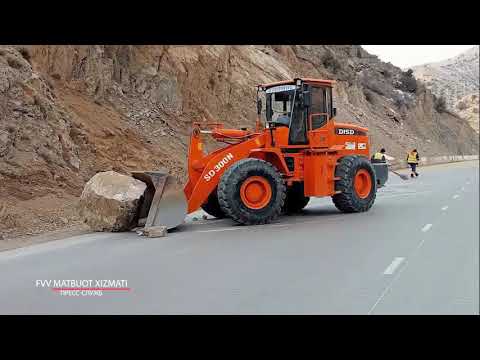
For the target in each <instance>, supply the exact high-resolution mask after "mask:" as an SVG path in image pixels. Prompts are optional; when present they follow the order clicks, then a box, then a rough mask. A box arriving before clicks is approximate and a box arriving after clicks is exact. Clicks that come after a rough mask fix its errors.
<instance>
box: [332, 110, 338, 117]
mask: <svg viewBox="0 0 480 360" xmlns="http://www.w3.org/2000/svg"><path fill="white" fill-rule="evenodd" d="M333 116H334V117H335V116H337V108H333Z"/></svg>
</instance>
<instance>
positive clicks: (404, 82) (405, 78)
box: [400, 69, 417, 93]
mask: <svg viewBox="0 0 480 360" xmlns="http://www.w3.org/2000/svg"><path fill="white" fill-rule="evenodd" d="M400 82H401V89H402V90H403V91H408V92H412V93H414V92H416V91H417V79H415V76H413V70H412V69H408V70H407V71H406V72H404V73H403V74H402V77H401V79H400Z"/></svg>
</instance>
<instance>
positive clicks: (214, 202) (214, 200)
mask: <svg viewBox="0 0 480 360" xmlns="http://www.w3.org/2000/svg"><path fill="white" fill-rule="evenodd" d="M202 209H203V211H205V212H206V213H207V214H209V215H212V216H214V217H216V218H217V219H223V218H224V217H225V213H224V212H223V211H222V209H221V208H220V204H219V203H218V196H217V189H216V188H215V189H214V190H213V191H212V193H211V194H210V196H209V197H208V199H207V201H206V202H205V203H204V204H203V205H202Z"/></svg>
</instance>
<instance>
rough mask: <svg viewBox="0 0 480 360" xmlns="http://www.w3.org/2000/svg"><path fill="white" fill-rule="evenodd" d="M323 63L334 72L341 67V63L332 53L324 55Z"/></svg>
mask: <svg viewBox="0 0 480 360" xmlns="http://www.w3.org/2000/svg"><path fill="white" fill-rule="evenodd" d="M322 64H323V66H325V67H326V68H327V69H330V70H331V71H332V72H333V73H334V74H335V73H336V72H337V71H338V70H339V69H340V63H339V62H338V60H337V59H336V58H335V56H333V55H332V54H331V53H326V54H325V55H323V57H322Z"/></svg>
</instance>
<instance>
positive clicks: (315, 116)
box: [307, 86, 332, 148]
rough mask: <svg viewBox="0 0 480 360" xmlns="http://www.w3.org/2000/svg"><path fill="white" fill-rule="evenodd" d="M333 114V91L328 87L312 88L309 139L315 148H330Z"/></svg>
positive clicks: (309, 111)
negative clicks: (330, 125) (330, 126)
mask: <svg viewBox="0 0 480 360" xmlns="http://www.w3.org/2000/svg"><path fill="white" fill-rule="evenodd" d="M331 114H332V89H331V88H328V87H314V86H311V87H310V106H309V109H308V115H307V116H308V139H309V143H310V146H311V147H313V148H326V147H329V141H328V139H329V138H331V136H329V134H328V132H329V131H330V128H329V126H327V125H328V124H329V121H330V118H331Z"/></svg>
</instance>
